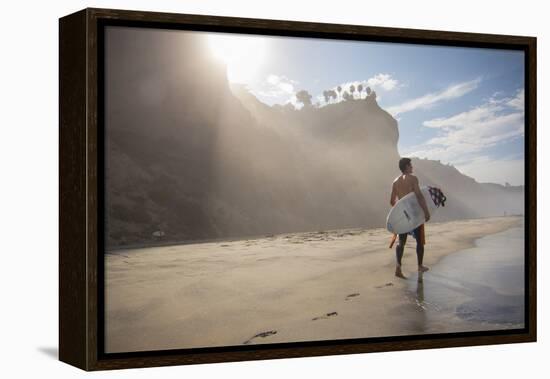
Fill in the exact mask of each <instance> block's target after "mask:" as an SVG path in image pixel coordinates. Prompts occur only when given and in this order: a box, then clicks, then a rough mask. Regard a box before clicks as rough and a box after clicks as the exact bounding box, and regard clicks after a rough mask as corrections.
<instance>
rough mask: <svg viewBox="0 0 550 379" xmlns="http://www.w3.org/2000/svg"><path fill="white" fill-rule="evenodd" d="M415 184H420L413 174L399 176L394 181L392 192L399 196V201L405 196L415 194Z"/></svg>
mask: <svg viewBox="0 0 550 379" xmlns="http://www.w3.org/2000/svg"><path fill="white" fill-rule="evenodd" d="M415 184H418V178H417V177H416V176H414V175H413V174H404V175H399V176H398V177H397V178H395V180H394V181H393V189H392V192H394V195H395V196H397V199H401V198H402V197H403V196H405V195H407V194H409V193H411V192H414V185H415Z"/></svg>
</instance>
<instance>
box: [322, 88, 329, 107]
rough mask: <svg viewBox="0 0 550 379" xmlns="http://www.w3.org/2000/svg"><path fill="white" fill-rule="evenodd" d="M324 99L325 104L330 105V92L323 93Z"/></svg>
mask: <svg viewBox="0 0 550 379" xmlns="http://www.w3.org/2000/svg"><path fill="white" fill-rule="evenodd" d="M323 97H324V98H325V103H326V104H328V102H329V101H330V94H329V91H323Z"/></svg>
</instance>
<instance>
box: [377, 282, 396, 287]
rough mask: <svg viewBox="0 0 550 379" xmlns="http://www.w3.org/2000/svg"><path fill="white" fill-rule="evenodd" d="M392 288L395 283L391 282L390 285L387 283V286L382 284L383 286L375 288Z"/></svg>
mask: <svg viewBox="0 0 550 379" xmlns="http://www.w3.org/2000/svg"><path fill="white" fill-rule="evenodd" d="M391 286H393V283H392V282H389V283H386V284H382V285H381V286H376V287H374V288H384V287H391Z"/></svg>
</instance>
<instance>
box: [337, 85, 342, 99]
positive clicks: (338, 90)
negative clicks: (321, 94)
mask: <svg viewBox="0 0 550 379" xmlns="http://www.w3.org/2000/svg"><path fill="white" fill-rule="evenodd" d="M336 91H337V97H336V101H338V98H339V97H340V92H342V87H340V86H338V88H336Z"/></svg>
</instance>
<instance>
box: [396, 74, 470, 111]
mask: <svg viewBox="0 0 550 379" xmlns="http://www.w3.org/2000/svg"><path fill="white" fill-rule="evenodd" d="M480 82H481V78H477V79H474V80H470V81H467V82H463V83H458V84H454V85H451V86H449V87H447V88H445V89H444V90H442V91H439V92H434V93H428V94H426V95H424V96H421V97H417V98H415V99H412V100H408V101H406V102H404V103H402V104H399V105H395V106H392V107H389V108H388V109H387V111H388V112H389V113H391V114H392V115H393V116H394V117H395V116H397V115H399V114H402V113H405V112H410V111H414V110H416V109H428V108H431V107H433V106H435V105H437V104H438V103H440V102H442V101H448V100H452V99H456V98H459V97H462V96H464V95H466V94H467V93H469V92H471V91H473V90H474V89H476V88H477V87H478V85H479V83H480Z"/></svg>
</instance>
